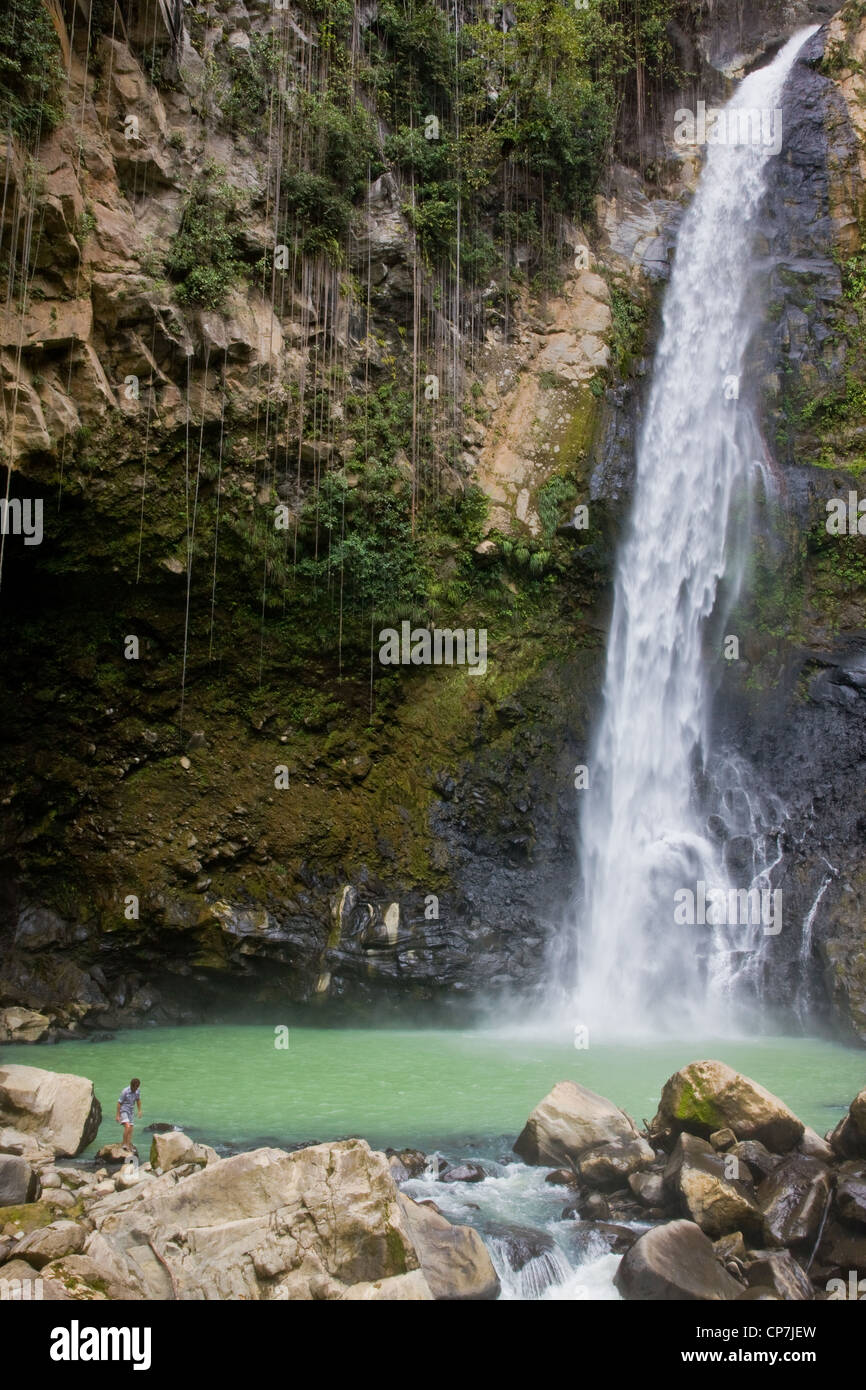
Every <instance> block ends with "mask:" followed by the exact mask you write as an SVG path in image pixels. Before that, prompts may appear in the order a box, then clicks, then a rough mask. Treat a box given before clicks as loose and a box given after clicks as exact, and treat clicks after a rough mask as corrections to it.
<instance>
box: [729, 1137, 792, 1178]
mask: <svg viewBox="0 0 866 1390" xmlns="http://www.w3.org/2000/svg"><path fill="white" fill-rule="evenodd" d="M729 1152H730V1153H732V1154H733V1156H734V1158H736V1159H738V1160H739V1162H741V1163H745V1165H746V1167H747V1168H748V1170H749V1172H750V1173H751V1175H752V1177H753V1179H754V1180H755V1182H762V1181H763V1179H764V1178H766V1177H769V1175H770V1173H772V1171H773V1169H774V1168H778V1166H779V1164H780V1163H781V1162H782V1159H781V1158H780V1157H779V1155H778V1154H771V1153H770V1150H769V1149H768V1148H766V1147H765V1145H763V1144H762V1143H761V1142H760V1140H759V1139H747V1140H746V1141H745V1143H743V1144H735V1145H734V1147H733V1148H732V1149H730V1150H729Z"/></svg>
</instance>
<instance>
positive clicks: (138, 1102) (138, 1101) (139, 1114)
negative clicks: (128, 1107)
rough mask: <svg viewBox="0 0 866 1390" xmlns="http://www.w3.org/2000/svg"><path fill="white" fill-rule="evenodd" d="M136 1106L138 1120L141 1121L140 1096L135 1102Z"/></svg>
mask: <svg viewBox="0 0 866 1390" xmlns="http://www.w3.org/2000/svg"><path fill="white" fill-rule="evenodd" d="M136 1105H137V1106H138V1118H139V1119H141V1096H139V1098H138V1100H137V1101H136Z"/></svg>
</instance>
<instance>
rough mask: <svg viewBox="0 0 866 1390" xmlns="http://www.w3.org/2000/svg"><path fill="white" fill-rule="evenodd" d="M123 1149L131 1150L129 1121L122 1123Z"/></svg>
mask: <svg viewBox="0 0 866 1390" xmlns="http://www.w3.org/2000/svg"><path fill="white" fill-rule="evenodd" d="M123 1147H124V1148H125V1149H131V1148H132V1122H131V1121H130V1120H124V1122H123Z"/></svg>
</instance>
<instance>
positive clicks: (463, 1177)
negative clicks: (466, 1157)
mask: <svg viewBox="0 0 866 1390" xmlns="http://www.w3.org/2000/svg"><path fill="white" fill-rule="evenodd" d="M486 1177H487V1174H486V1173H485V1171H484V1169H483V1168H482V1167H481V1164H480V1163H459V1164H457V1165H456V1166H455V1167H454V1168H446V1169H445V1172H444V1173H443V1174H442V1175H441V1177H440V1179H439V1181H440V1182H483V1181H484V1179H485V1178H486Z"/></svg>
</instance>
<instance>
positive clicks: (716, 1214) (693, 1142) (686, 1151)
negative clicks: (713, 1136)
mask: <svg viewBox="0 0 866 1390" xmlns="http://www.w3.org/2000/svg"><path fill="white" fill-rule="evenodd" d="M738 1173H741V1174H742V1175H743V1176H742V1177H738V1176H736V1175H737V1174H738ZM664 1177H665V1186H666V1188H667V1189H668V1191H669V1192H670V1193H671V1194H672V1195H674V1196H675V1197H676V1198H677V1200H678V1202H679V1205H680V1209H681V1211H682V1214H683V1216H688V1217H690V1218H691V1220H692V1221H694V1222H695V1224H696V1225H697V1226H700V1228H701V1230H702V1231H704V1232H705V1233H706V1235H708V1236H710V1237H711V1239H713V1240H716V1239H718V1238H719V1237H720V1236H724V1235H729V1234H730V1233H731V1232H733V1231H742V1232H744V1233H745V1234H747V1235H749V1234H751V1235H754V1236H758V1235H760V1234H761V1232H762V1229H763V1227H762V1220H761V1213H760V1211H759V1210H758V1207H757V1204H756V1202H755V1194H754V1187H753V1184H752V1180H751V1174H749V1171H748V1169H747V1167H746V1165H745V1164H742V1165H740V1163H739V1162H738V1160H737V1159H736V1158H733V1157H729V1156H727V1155H724V1154H719V1153H716V1151H715V1150H714V1149H713V1148H712V1147H711V1146H710V1145H709V1144H708V1143H706V1142H705V1141H704V1140H703V1139H698V1138H696V1137H695V1136H694V1135H693V1134H681V1135H680V1136H679V1138H678V1139H677V1142H676V1146H675V1147H674V1151H673V1153H672V1154H671V1156H670V1159H669V1161H668V1164H667V1167H666V1168H665V1174H664Z"/></svg>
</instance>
